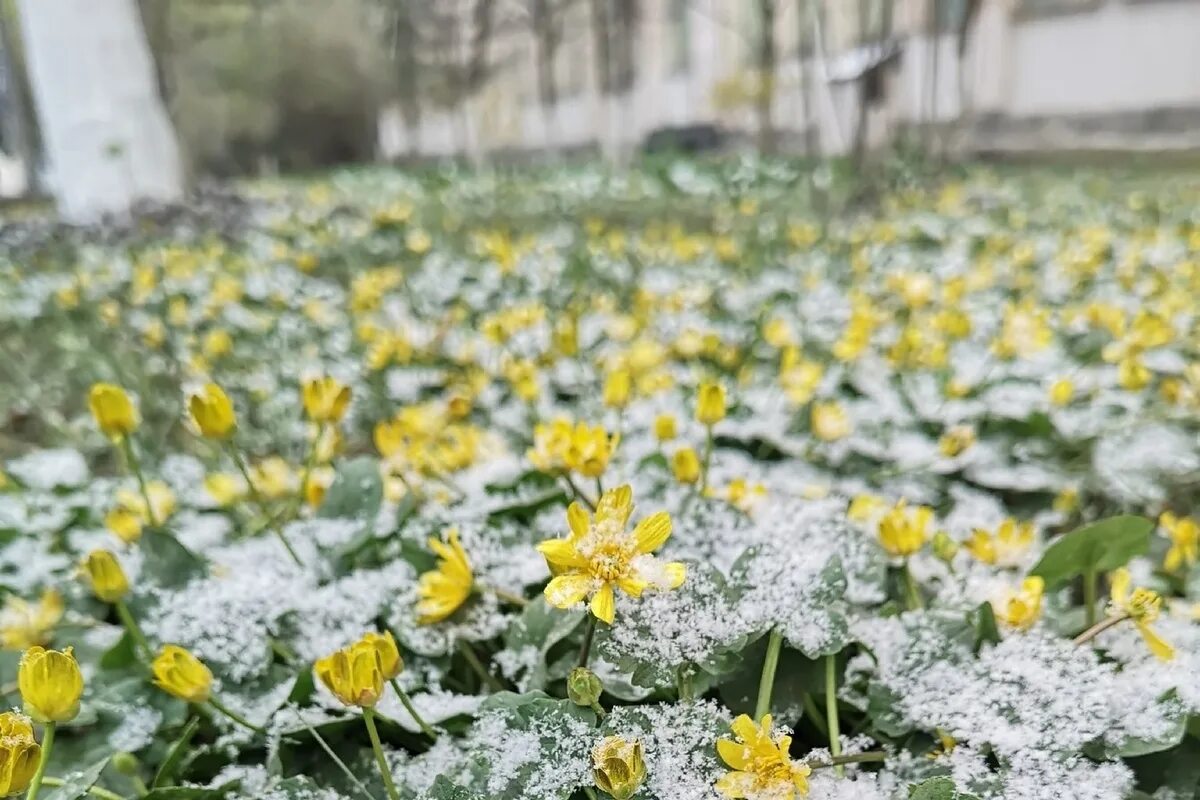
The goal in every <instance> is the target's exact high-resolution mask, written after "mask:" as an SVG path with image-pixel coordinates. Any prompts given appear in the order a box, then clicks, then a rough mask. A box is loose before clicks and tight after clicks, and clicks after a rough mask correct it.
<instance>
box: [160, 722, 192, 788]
mask: <svg viewBox="0 0 1200 800" xmlns="http://www.w3.org/2000/svg"><path fill="white" fill-rule="evenodd" d="M199 725H200V718H199V717H192V718H191V719H190V720H189V721H188V724H187V726H186V727H185V728H184V729H183V733H181V734H179V738H178V739H176V740H175V744H173V745H171V750H170V752H169V753H168V754H167V757H166V758H164V759H163V762H162V765H161V766H159V768H158V773H157V774H156V775H155V776H154V784H153V786H154V788H156V789H157V788H159V787H165V786H170V784H171V782H172V781H173V780H175V773H176V772H177V771H178V769H179V762H180V761H182V760H183V756H184V754H185V753H187V748H188V744H190V743H191V741H192V736H193V735H194V734H195V733H196V728H197V727H198V726H199Z"/></svg>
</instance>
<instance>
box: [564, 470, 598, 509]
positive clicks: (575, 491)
mask: <svg viewBox="0 0 1200 800" xmlns="http://www.w3.org/2000/svg"><path fill="white" fill-rule="evenodd" d="M563 478H565V479H566V481H567V486H569V487H570V488H571V496H572V497H574V498H575V499H576V500H578V501H579V502H581V503H583V504H584V505H585V506H587V507H588V508H590V509H591V510H592V511H595V510H596V501H595V500H593V499H592V498H590V497H588V496H587V495H586V494H584V493H583V492H582V491H581V490H580V488H579V487H578V486H576V485H575V481H574V480H573V479H572V478H571V473H569V472H564V473H563Z"/></svg>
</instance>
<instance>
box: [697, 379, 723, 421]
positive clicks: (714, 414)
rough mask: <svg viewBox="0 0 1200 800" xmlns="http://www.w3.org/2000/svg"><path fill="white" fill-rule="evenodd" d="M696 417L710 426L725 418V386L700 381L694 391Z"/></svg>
mask: <svg viewBox="0 0 1200 800" xmlns="http://www.w3.org/2000/svg"><path fill="white" fill-rule="evenodd" d="M696 419H697V421H699V422H700V424H701V425H705V426H707V427H710V428H711V427H712V426H713V425H716V424H717V423H718V422H720V421H721V420H723V419H725V387H724V386H722V385H721V384H719V383H702V384H700V388H699V390H698V391H697V392H696Z"/></svg>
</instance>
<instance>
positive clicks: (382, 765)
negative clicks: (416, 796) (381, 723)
mask: <svg viewBox="0 0 1200 800" xmlns="http://www.w3.org/2000/svg"><path fill="white" fill-rule="evenodd" d="M362 713H363V722H365V723H366V724H367V735H368V736H370V737H371V749H372V750H374V751H375V763H376V764H378V765H379V775H380V777H381V778H383V787H384V788H385V789H387V794H388V798H390V800H400V793H399V792H397V791H396V784H395V782H394V781H393V780H392V770H391V768H389V767H388V763H387V759H386V758H384V755H383V745H382V744H381V743H380V741H379V731H377V730H375V711H374V710H373V709H370V708H364V709H363V710H362Z"/></svg>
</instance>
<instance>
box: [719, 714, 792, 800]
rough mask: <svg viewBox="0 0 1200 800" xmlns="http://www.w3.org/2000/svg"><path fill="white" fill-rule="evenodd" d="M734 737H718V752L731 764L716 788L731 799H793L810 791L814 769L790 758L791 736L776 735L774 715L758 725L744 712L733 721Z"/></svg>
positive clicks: (726, 762)
mask: <svg viewBox="0 0 1200 800" xmlns="http://www.w3.org/2000/svg"><path fill="white" fill-rule="evenodd" d="M731 727H732V729H733V735H734V738H733V739H724V738H722V739H718V740H717V753H718V755H720V756H721V760H722V761H724V762H725V764H726V765H727V766H729V767H730V769H731V771H730V772H726V773H725V774H724V775H723V776H721V778H720V779H719V780H717V783H716V789H717V791H718V792H720V793H721V794H722V795H723V796H725V797H727V798H730V800H737V799H738V798H750V800H767V798H769V799H770V800H793V798H794V797H796V795H797V794H798V795H800V796H801V797H803V796H805V795H806V794H808V776H809V774H810V773H811V772H812V769H811V768H810V767H809V766H808V765H807V764H797V763H795V762H794V761H792V760H791V758H789V757H788V750H789V748H790V747H791V745H792V737H790V736H778V737H777V736H774V735H773V731H772V729H771V715H770V714H767V715H766V716H764V717H763V718H762V722H761V723H760V724H757V725H756V724H755V722H754V720H752V719H751V718H750V717H749V716H748V715H746V714H742V715H741V716H739V717H738V718H737V719H735V720H734V721H733V725H732V726H731Z"/></svg>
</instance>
